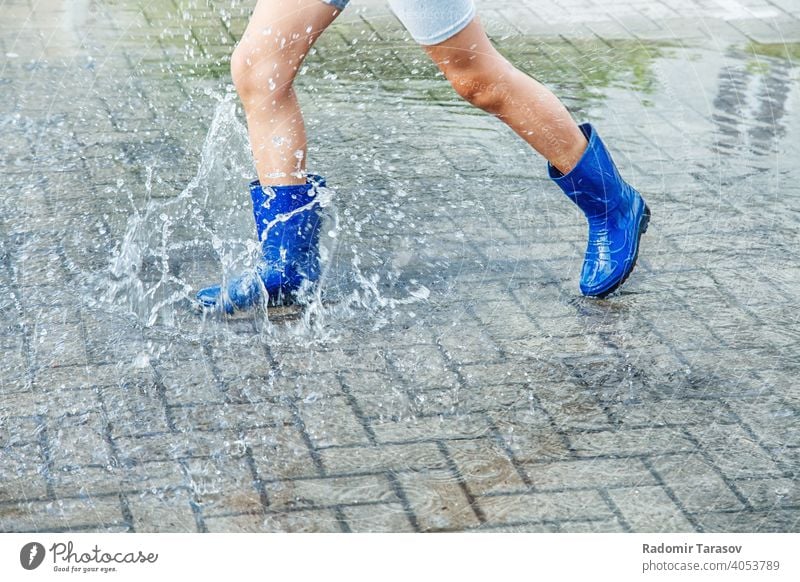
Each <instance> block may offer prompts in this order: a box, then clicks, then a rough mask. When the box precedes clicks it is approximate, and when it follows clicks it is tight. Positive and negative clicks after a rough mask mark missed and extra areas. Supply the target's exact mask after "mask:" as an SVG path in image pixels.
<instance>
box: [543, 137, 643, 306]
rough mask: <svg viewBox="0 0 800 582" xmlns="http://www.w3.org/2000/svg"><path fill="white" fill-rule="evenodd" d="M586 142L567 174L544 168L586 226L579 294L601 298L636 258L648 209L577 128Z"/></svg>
mask: <svg viewBox="0 0 800 582" xmlns="http://www.w3.org/2000/svg"><path fill="white" fill-rule="evenodd" d="M580 128H581V131H583V134H584V135H585V136H586V139H587V140H588V141H589V145H588V147H587V148H586V151H585V152H584V153H583V155H582V156H581V159H580V160H579V161H578V163H577V165H576V166H575V167H574V168H573V169H572V171H571V172H569V173H568V174H566V175H565V174H562V173H561V172H560V171H558V169H556V168H555V167H554V166H553V165H552V164H549V163H548V165H547V169H548V172H549V174H550V178H552V180H553V181H554V182H555V183H556V184H558V186H559V187H560V188H561V189H562V190H563V191H564V193H565V194H566V195H567V197H569V198H570V200H572V201H573V202H574V203H575V204H577V205H578V207H579V208H580V209H581V210H583V212H584V214H585V215H586V218H587V220H588V221H589V244H588V245H587V247H586V256H585V257H584V261H583V269H582V270H581V283H580V287H581V292H582V293H583V294H584V295H587V296H590V297H598V298H603V297H606V296H607V295H609V294H611V293H613V292H614V291H615V290H616V289H617V288H618V287H619V286H620V285H622V284H623V283H624V282H625V280H626V279H627V278H628V276H629V275H630V274H631V271H633V267H634V265H635V264H636V259H637V257H638V256H639V239H640V238H641V236H642V234H644V233H645V232H646V231H647V225H648V223H649V222H650V209H649V208H648V207H647V204H645V202H644V199H643V198H642V196H641V194H639V192H637V191H636V190H635V189H634V188H633V187H632V186H630V185H629V184H628V183H627V182H625V180H623V179H622V177H621V176H620V175H619V171H618V170H617V167H616V166H615V165H614V161H613V160H612V159H611V154H609V153H608V150H607V149H606V147H605V145H604V144H603V142H602V140H601V139H600V136H598V135H597V132H596V131H595V129H594V128H593V127H592V126H591V124H589V123H584V124H583V125H581V126H580Z"/></svg>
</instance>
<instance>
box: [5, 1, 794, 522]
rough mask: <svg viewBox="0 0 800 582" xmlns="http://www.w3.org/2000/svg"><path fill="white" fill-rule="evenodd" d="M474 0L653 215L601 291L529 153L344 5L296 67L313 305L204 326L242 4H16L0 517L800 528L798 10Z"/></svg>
mask: <svg viewBox="0 0 800 582" xmlns="http://www.w3.org/2000/svg"><path fill="white" fill-rule="evenodd" d="M534 4H535V6H534ZM478 5H479V10H480V13H481V15H482V18H483V20H484V21H485V23H486V25H487V28H488V30H489V31H490V33H491V35H492V38H493V40H494V41H495V42H496V44H497V46H498V48H499V49H500V50H501V51H503V52H504V53H505V54H507V55H508V56H509V58H511V59H512V60H513V61H514V62H515V63H516V64H517V65H518V66H519V67H520V68H522V69H524V70H525V71H527V72H529V73H530V74H533V75H535V76H536V77H538V78H539V79H541V80H542V81H543V82H546V83H548V84H549V85H550V86H552V87H553V88H554V89H555V90H556V92H557V93H558V94H559V95H560V96H562V97H563V99H564V100H565V102H566V103H567V104H568V106H569V107H570V109H571V110H572V111H573V113H574V114H575V116H576V117H577V118H578V119H581V120H590V121H592V122H594V123H595V124H596V126H597V127H598V129H599V131H600V132H601V134H602V135H603V137H604V138H605V140H606V141H607V143H608V144H609V145H610V147H611V149H612V151H613V153H614V155H615V158H616V160H617V162H618V164H619V165H620V167H621V169H622V171H623V173H624V175H625V176H626V177H627V178H628V179H629V180H630V181H631V182H632V183H634V184H635V185H636V186H637V187H639V188H640V190H641V191H642V192H643V194H644V196H645V198H646V199H647V200H648V203H649V205H650V207H651V208H652V210H653V221H652V223H651V227H650V230H649V231H648V233H647V235H646V236H645V237H644V238H643V243H642V245H643V246H642V249H641V254H640V261H639V265H638V267H637V269H636V271H635V272H634V274H633V276H632V277H631V279H630V280H629V281H628V282H627V283H626V285H625V286H624V287H623V289H622V291H621V292H620V293H617V294H616V295H614V296H612V297H610V298H609V299H607V300H603V301H597V300H588V299H584V298H582V297H580V295H579V292H578V287H577V281H578V275H579V270H580V263H581V257H582V254H583V245H584V241H585V238H584V237H585V232H584V231H585V225H584V221H583V218H582V216H581V215H580V214H579V211H578V210H577V209H576V208H575V207H574V206H572V205H571V204H570V203H569V201H567V200H566V199H565V198H564V197H563V196H562V195H560V193H559V191H558V190H557V188H556V187H555V186H554V185H553V184H552V183H550V182H548V181H547V180H546V172H545V166H544V163H543V161H542V160H541V159H539V158H538V157H537V156H536V155H535V154H533V153H532V152H531V151H529V150H528V149H527V146H525V145H524V144H523V143H522V142H521V141H519V140H518V139H517V138H516V137H515V136H514V135H513V134H512V132H511V131H510V130H508V129H507V128H505V127H504V126H503V125H502V124H501V123H499V122H498V121H497V120H494V119H491V118H489V117H488V116H485V115H483V114H480V113H477V112H475V111H473V110H471V109H470V107H469V106H467V105H466V104H464V103H462V102H460V101H459V100H458V99H457V98H456V97H455V95H454V94H453V93H452V91H451V90H450V88H449V86H448V85H447V84H446V82H445V81H444V80H443V79H442V78H441V77H440V76H438V75H437V74H436V72H435V71H434V69H433V68H432V66H431V65H430V64H429V63H428V62H426V60H425V57H424V54H423V53H422V52H421V51H420V50H419V49H418V48H416V47H415V46H414V45H413V43H411V42H410V41H409V40H408V38H407V36H406V35H405V33H404V32H403V31H402V29H401V28H400V27H399V25H398V23H397V22H396V21H395V20H394V19H393V18H392V17H391V16H390V14H389V13H388V11H387V9H386V8H384V7H383V5H382V3H380V2H375V1H373V0H369V1H364V2H360V3H359V1H358V0H354V2H353V5H352V6H351V8H350V9H348V11H347V13H346V14H345V15H343V16H342V17H341V18H340V20H339V21H338V22H337V23H336V24H335V25H334V27H333V28H332V29H331V30H330V31H329V32H328V33H326V34H325V35H324V36H323V37H322V39H321V40H320V42H319V44H318V48H317V49H316V51H315V54H313V55H312V56H311V57H309V59H308V60H307V62H306V68H305V69H304V70H303V72H302V75H301V76H300V78H299V84H298V85H299V92H300V95H301V100H302V102H303V104H304V107H305V111H306V114H307V117H308V126H309V134H310V136H311V139H312V146H311V148H310V150H309V158H310V166H309V167H310V169H312V170H314V171H316V172H318V173H320V174H323V175H325V176H327V178H328V183H329V185H330V187H331V190H330V192H328V194H330V199H331V203H330V204H329V205H328V206H327V208H326V214H327V216H328V223H327V225H326V229H325V236H324V238H325V248H326V252H325V258H326V265H327V273H326V277H325V284H324V297H323V298H322V300H321V301H316V300H315V301H312V303H311V304H310V305H309V306H308V307H307V308H306V309H305V310H304V311H302V312H297V311H293V310H285V309H284V310H270V311H269V312H268V313H266V314H265V313H264V312H256V313H250V314H244V315H239V316H236V317H234V318H229V319H221V318H215V317H205V318H204V317H202V316H198V315H197V314H195V313H193V312H192V311H191V310H190V305H189V302H188V298H189V297H191V296H192V294H193V292H194V291H195V290H196V289H197V288H199V287H200V286H202V285H204V284H207V283H209V282H211V281H214V280H216V279H218V278H219V277H221V276H222V274H223V272H224V273H227V274H231V273H234V272H236V271H237V269H239V268H241V267H242V266H243V265H244V264H246V263H247V262H248V261H249V260H250V259H251V257H252V253H253V245H252V241H251V239H252V230H253V229H252V224H251V223H250V221H251V218H250V210H249V207H248V205H249V200H248V195H247V188H246V184H247V180H248V179H250V178H251V177H252V173H253V172H252V166H251V162H250V157H249V154H248V149H247V142H246V138H245V134H244V128H243V126H242V123H241V112H239V111H237V102H236V100H235V98H234V96H233V95H232V93H231V89H230V87H229V78H228V74H227V60H228V58H229V55H230V52H231V49H232V46H233V44H234V42H235V39H236V38H238V36H239V35H240V34H241V31H242V29H243V27H244V24H245V22H246V16H247V14H248V11H249V9H250V7H251V3H250V2H245V3H240V2H235V3H230V2H217V1H208V2H207V1H206V0H196V1H186V0H179V1H176V2H174V3H173V2H156V1H147V0H143V1H139V2H137V1H135V0H117V1H114V2H110V1H109V2H94V1H92V0H73V1H67V0H64V1H56V0H40V1H36V2H34V1H32V0H31V1H19V0H12V1H6V2H4V3H3V12H4V16H3V19H2V20H1V21H0V54H2V55H3V60H2V67H0V95H2V103H1V104H0V140H2V144H3V146H2V149H0V156H2V158H0V167H2V181H1V182H0V347H2V352H3V356H2V360H1V361H0V531H228V532H231V531H432V530H490V531H545V532H551V531H552V532H558V531H565V532H582V531H604V532H614V531H637V532H645V531H757V532H762V531H783V532H787V531H792V532H797V531H800V488H798V485H797V476H798V471H800V389H799V388H798V382H797V379H796V378H797V376H798V373H800V320H798V315H797V313H798V311H797V308H796V306H797V304H798V301H799V300H800V292H799V291H798V284H800V266H799V265H798V261H797V251H798V248H800V213H799V212H798V201H800V186H798V183H800V163H798V161H797V160H798V159H800V145H799V144H800V89H799V88H798V82H797V81H798V78H799V77H800V66H798V63H799V62H800V44H798V43H800V11H798V8H797V6H796V3H794V2H792V1H791V0H741V1H735V0H719V1H716V2H699V1H697V2H695V1H691V0H662V1H654V0H643V1H642V2H635V3H634V2H624V3H623V2H615V1H614V2H609V1H604V2H599V1H598V2H595V1H593V0H559V2H554V1H551V2H536V3H526V2H524V3H520V2H516V1H514V2H512V1H510V0H509V1H506V0H503V1H498V0H494V1H492V2H478Z"/></svg>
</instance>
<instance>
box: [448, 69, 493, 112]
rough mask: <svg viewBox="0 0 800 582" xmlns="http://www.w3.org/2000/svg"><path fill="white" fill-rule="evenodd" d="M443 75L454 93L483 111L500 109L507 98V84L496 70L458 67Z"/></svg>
mask: <svg viewBox="0 0 800 582" xmlns="http://www.w3.org/2000/svg"><path fill="white" fill-rule="evenodd" d="M445 76H446V77H447V80H448V81H450V84H451V85H452V86H453V89H455V91H456V93H458V94H459V95H460V96H461V97H462V98H463V99H465V100H466V101H468V102H469V103H471V104H472V105H474V106H475V107H478V108H480V109H483V110H484V111H488V112H490V113H496V112H498V111H500V110H501V109H502V107H503V104H504V102H505V101H506V100H507V98H508V84H507V83H506V82H504V80H503V75H501V74H500V73H498V71H494V70H487V69H475V70H472V69H459V70H453V71H445Z"/></svg>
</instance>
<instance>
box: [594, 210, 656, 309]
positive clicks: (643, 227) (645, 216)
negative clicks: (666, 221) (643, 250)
mask: <svg viewBox="0 0 800 582" xmlns="http://www.w3.org/2000/svg"><path fill="white" fill-rule="evenodd" d="M649 225H650V207H649V206H647V204H646V203H645V205H644V212H642V218H641V220H640V221H639V234H638V236H637V237H636V250H635V251H634V253H633V260H632V261H631V266H630V267H629V268H628V270H627V271H626V272H625V274H624V275H623V276H622V279H620V280H619V281H617V282H616V283H614V285H612V286H611V287H609V288H608V289H607V290H605V291H603V292H601V293H597V294H594V295H590V297H595V298H597V299H605V298H606V297H608V296H609V295H611V294H612V293H613V292H614V291H616V290H617V289H619V288H620V287H621V286H622V284H623V283H625V281H627V280H628V277H630V276H631V273H633V268H634V267H635V266H636V261H637V260H638V259H639V243H640V242H641V240H642V235H643V234H644V233H646V232H647V227H648V226H649Z"/></svg>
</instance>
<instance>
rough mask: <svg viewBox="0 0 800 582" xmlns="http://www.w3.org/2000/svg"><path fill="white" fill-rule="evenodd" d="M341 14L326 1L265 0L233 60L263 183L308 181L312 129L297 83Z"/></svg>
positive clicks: (270, 184)
mask: <svg viewBox="0 0 800 582" xmlns="http://www.w3.org/2000/svg"><path fill="white" fill-rule="evenodd" d="M338 14H339V10H337V9H336V8H335V7H333V6H331V5H329V4H326V3H323V2H321V1H320V0H259V2H258V4H257V5H256V7H255V10H254V11H253V14H252V16H251V18H250V21H249V22H248V24H247V29H246V30H245V32H244V35H243V36H242V39H241V41H240V42H239V44H238V45H237V47H236V49H235V50H234V52H233V56H232V58H231V75H232V77H233V83H234V85H235V86H236V91H237V93H238V94H239V97H240V98H241V100H242V106H243V107H244V111H245V115H246V116H247V130H248V133H249V135H250V145H251V148H252V150H253V157H254V159H255V164H256V172H257V173H258V177H259V180H260V181H261V184H262V185H265V186H267V185H269V186H272V185H291V184H304V183H305V169H306V130H305V124H304V123H303V115H302V113H301V111H300V105H299V103H298V101H297V95H296V94H295V91H294V87H293V83H294V79H295V77H296V76H297V74H298V72H299V71H300V67H301V66H302V64H303V60H304V59H305V57H306V55H307V54H308V52H309V51H310V50H311V48H312V46H313V44H314V42H315V41H316V40H317V38H318V37H319V35H320V34H322V32H323V31H324V30H325V29H326V28H327V27H328V25H330V24H331V22H333V21H334V19H335V18H336V16H337V15H338Z"/></svg>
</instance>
